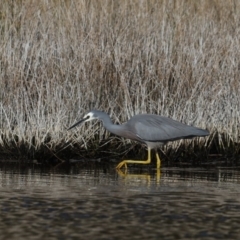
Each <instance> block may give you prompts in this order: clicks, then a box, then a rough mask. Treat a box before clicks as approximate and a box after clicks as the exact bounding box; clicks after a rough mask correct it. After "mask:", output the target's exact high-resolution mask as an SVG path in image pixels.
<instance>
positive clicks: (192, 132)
mask: <svg viewBox="0 0 240 240" xmlns="http://www.w3.org/2000/svg"><path fill="white" fill-rule="evenodd" d="M93 119H99V120H100V121H102V123H103V126H104V127H105V128H106V129H107V130H108V131H109V132H111V133H113V134H115V135H118V136H121V137H125V138H128V139H131V140H135V141H139V142H142V143H145V144H146V145H147V146H148V158H147V160H145V161H141V160H140V161H139V160H123V161H122V162H120V163H119V164H118V165H117V168H118V169H120V168H121V167H122V166H124V167H125V168H127V163H139V164H149V163H150V162H151V149H156V148H158V147H159V146H161V145H163V144H165V143H167V142H169V141H175V140H179V139H187V138H193V137H204V136H207V135H209V132H208V131H207V130H204V129H201V128H196V127H192V126H189V125H186V124H183V123H181V122H178V121H175V120H173V119H171V118H168V117H163V116H159V115H154V114H139V115H135V116H133V117H132V118H131V119H129V120H128V121H127V122H126V123H123V124H122V125H115V124H113V123H112V121H111V119H110V117H109V116H108V115H107V114H106V113H105V112H102V111H98V110H92V111H90V112H89V113H87V114H86V115H85V116H84V117H83V119H82V120H80V121H79V122H77V123H75V124H74V125H73V126H71V127H70V128H69V129H71V128H73V127H75V126H77V125H78V124H80V123H83V122H87V121H91V120H93ZM69 129H68V130H69ZM156 158H157V168H160V166H161V161H160V158H159V155H158V153H157V151H156Z"/></svg>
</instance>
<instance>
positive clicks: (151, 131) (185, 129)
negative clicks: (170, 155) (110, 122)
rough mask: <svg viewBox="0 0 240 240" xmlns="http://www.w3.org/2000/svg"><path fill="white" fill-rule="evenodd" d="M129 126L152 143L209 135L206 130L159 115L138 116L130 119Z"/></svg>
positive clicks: (143, 138)
mask: <svg viewBox="0 0 240 240" xmlns="http://www.w3.org/2000/svg"><path fill="white" fill-rule="evenodd" d="M129 124H130V125H131V128H132V129H134V131H135V134H136V135H137V136H138V137H139V138H141V139H142V140H144V141H150V142H167V141H173V140H177V139H182V138H192V137H195V136H206V135H208V131H206V130H203V129H200V128H196V127H192V126H189V125H186V124H183V123H181V122H178V121H175V120H173V119H171V118H167V117H162V116H158V115H150V114H143V115H136V116H134V117H133V118H132V119H130V122H129Z"/></svg>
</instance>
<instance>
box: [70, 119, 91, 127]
mask: <svg viewBox="0 0 240 240" xmlns="http://www.w3.org/2000/svg"><path fill="white" fill-rule="evenodd" d="M87 119H88V117H86V118H84V119H82V120H80V121H79V122H77V123H75V124H73V125H72V126H71V127H70V128H68V130H70V129H72V128H74V127H76V126H77V125H78V124H80V123H83V122H84V121H86V120H87Z"/></svg>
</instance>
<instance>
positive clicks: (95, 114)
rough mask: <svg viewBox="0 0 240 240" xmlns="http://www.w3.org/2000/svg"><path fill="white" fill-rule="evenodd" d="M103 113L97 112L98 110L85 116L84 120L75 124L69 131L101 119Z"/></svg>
mask: <svg viewBox="0 0 240 240" xmlns="http://www.w3.org/2000/svg"><path fill="white" fill-rule="evenodd" d="M99 113H101V111H97V110H92V111H90V112H89V113H87V114H86V115H84V117H83V119H82V120H80V121H78V122H77V123H75V124H73V125H72V126H71V127H70V128H69V129H68V130H70V129H72V128H74V127H76V126H77V125H79V124H81V123H84V122H88V121H91V120H93V119H99V118H100V114H99Z"/></svg>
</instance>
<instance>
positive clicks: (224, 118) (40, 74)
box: [0, 0, 240, 159]
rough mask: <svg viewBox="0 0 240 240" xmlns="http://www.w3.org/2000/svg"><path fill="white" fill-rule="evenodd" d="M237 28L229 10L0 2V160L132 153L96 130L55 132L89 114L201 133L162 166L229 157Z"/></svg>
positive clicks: (179, 4)
mask: <svg viewBox="0 0 240 240" xmlns="http://www.w3.org/2000/svg"><path fill="white" fill-rule="evenodd" d="M239 16H240V3H239V1H234V0H232V1H225V0H217V1H208V0H199V1H191V0H183V1H177V0H170V1H169V0H148V1H144V0H143V1H138V0H130V1H129V0H123V1H111V0H99V1H94V0H92V1H89V0H85V1H84V0H80V1H74V0H65V1H64V0H48V1H37V0H29V1H21V0H15V1H13V0H12V1H3V3H2V6H1V9H0V31H1V35H0V52H1V54H0V68H1V72H0V133H1V134H0V152H1V155H2V158H7V157H14V158H25V159H35V158H37V159H43V158H46V157H48V156H52V155H54V156H56V157H59V158H67V157H69V156H73V155H78V156H96V154H97V155H101V156H102V155H105V154H106V155H107V153H110V154H113V152H114V153H115V154H120V155H122V154H126V153H128V151H129V150H127V149H129V146H132V147H131V148H130V149H133V150H134V152H135V153H136V152H138V151H140V152H141V153H142V150H143V149H144V148H139V147H137V146H139V145H134V143H131V144H130V141H129V140H125V139H120V138H118V137H115V136H112V135H110V134H109V133H108V132H106V131H105V130H104V129H103V128H100V125H99V124H98V123H89V124H86V125H84V126H82V127H81V128H79V129H77V128H76V129H74V130H72V131H67V130H66V129H67V128H68V127H69V126H70V125H71V124H73V123H74V122H75V121H76V120H77V119H79V118H81V116H83V115H84V114H85V113H86V112H87V111H89V110H90V109H100V110H103V111H106V112H108V113H109V114H110V115H111V116H112V119H113V120H114V122H115V123H116V124H120V123H122V122H124V121H126V120H127V119H129V118H130V117H131V116H133V115H135V114H138V113H156V114H160V115H164V116H168V117H171V118H173V119H176V120H179V121H182V122H184V123H187V124H192V125H195V126H198V127H202V128H207V129H208V130H209V131H210V132H211V135H210V136H209V137H208V138H204V139H195V140H190V141H189V140H188V141H186V140H185V141H178V142H174V143H170V144H169V145H168V146H167V147H165V150H164V151H165V155H166V156H167V155H168V154H170V155H171V153H176V152H178V150H181V151H180V152H185V153H187V155H188V154H190V153H191V154H193V152H195V153H196V152H197V150H199V152H201V153H204V156H207V155H209V154H211V153H217V154H219V153H220V154H238V153H239V116H240V108H239V106H240V94H239V89H240V81H239V73H240V71H239V69H240V64H239V59H240V51H239V48H240V18H239Z"/></svg>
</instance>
